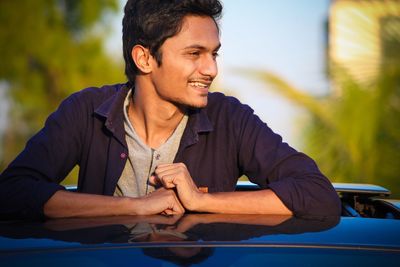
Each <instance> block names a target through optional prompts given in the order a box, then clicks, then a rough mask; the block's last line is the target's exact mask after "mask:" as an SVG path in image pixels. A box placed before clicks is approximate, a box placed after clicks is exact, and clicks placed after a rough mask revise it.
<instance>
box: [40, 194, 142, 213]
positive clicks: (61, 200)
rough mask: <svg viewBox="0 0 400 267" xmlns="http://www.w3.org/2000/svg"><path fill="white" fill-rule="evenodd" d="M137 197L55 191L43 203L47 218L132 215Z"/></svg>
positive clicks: (136, 206) (136, 207)
mask: <svg viewBox="0 0 400 267" xmlns="http://www.w3.org/2000/svg"><path fill="white" fill-rule="evenodd" d="M139 207H140V206H139V203H138V200H137V199H134V198H127V197H112V196H102V195H91V194H83V193H73V192H66V191H62V190H60V191H57V192H56V193H55V194H54V195H53V196H52V197H51V198H50V199H49V200H48V201H47V202H46V203H45V205H44V208H43V209H44V214H45V215H46V216H47V217H49V218H67V217H96V216H113V215H134V214H137V213H138V209H139Z"/></svg>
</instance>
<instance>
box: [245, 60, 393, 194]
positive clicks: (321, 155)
mask: <svg viewBox="0 0 400 267" xmlns="http://www.w3.org/2000/svg"><path fill="white" fill-rule="evenodd" d="M332 74H333V80H334V81H335V82H336V84H335V88H337V89H339V92H341V93H332V94H330V95H328V96H326V97H323V98H316V97H313V96H311V95H308V94H306V93H304V91H302V90H300V89H298V88H296V87H294V86H292V85H290V84H289V83H287V82H285V81H284V80H283V79H281V78H279V77H278V76H277V75H274V74H272V73H269V72H260V71H247V72H246V75H250V76H252V77H256V78H257V79H260V80H262V81H263V82H265V83H266V84H267V85H268V88H273V89H275V90H276V91H277V92H278V93H280V94H282V95H283V96H285V97H286V98H287V99H289V100H290V101H293V102H294V103H296V104H298V105H300V106H302V107H304V108H305V109H306V110H308V111H309V113H310V115H311V116H310V121H309V123H308V125H306V127H305V128H304V133H305V135H304V136H305V148H304V150H305V152H306V153H307V154H309V155H310V156H311V157H312V158H314V159H315V160H316V161H317V163H318V165H319V167H320V168H321V169H322V171H323V172H324V173H326V174H327V176H328V177H330V178H331V179H332V180H333V181H336V182H358V183H375V184H379V185H382V186H386V187H388V188H390V189H391V190H392V192H393V193H394V195H395V196H400V164H399V163H398V162H399V159H400V119H399V118H400V69H399V68H397V67H392V68H384V69H383V70H382V72H381V75H380V76H379V77H378V78H377V79H376V80H375V81H374V82H372V83H370V84H367V85H366V84H362V83H358V82H356V81H355V80H354V79H352V78H351V77H350V76H348V75H347V74H346V72H345V71H343V70H341V69H340V68H335V69H334V70H333V71H332Z"/></svg>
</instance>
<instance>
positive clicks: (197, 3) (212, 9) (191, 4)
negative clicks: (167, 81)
mask: <svg viewBox="0 0 400 267" xmlns="http://www.w3.org/2000/svg"><path fill="white" fill-rule="evenodd" d="M221 13H222V4H221V3H220V1H219V0H128V2H127V3H126V5H125V15H124V19H123V20H122V43H123V54H124V60H125V74H126V76H127V78H128V80H129V82H130V83H131V84H133V83H134V81H135V76H136V75H137V74H139V69H138V68H137V66H136V64H135V62H134V61H133V59H132V56H131V53H132V48H133V47H134V46H135V45H142V46H143V47H146V48H148V49H149V51H150V54H151V55H152V56H153V57H154V58H155V59H156V61H157V63H158V65H159V66H160V65H161V58H162V55H161V52H160V47H161V46H162V44H163V43H164V42H165V40H167V39H168V38H170V37H172V36H174V35H176V34H178V33H179V31H180V30H181V26H182V23H183V19H184V17H185V16H187V15H195V16H205V17H211V18H213V19H214V21H215V22H216V25H217V20H218V19H219V18H220V17H221ZM217 27H218V25H217Z"/></svg>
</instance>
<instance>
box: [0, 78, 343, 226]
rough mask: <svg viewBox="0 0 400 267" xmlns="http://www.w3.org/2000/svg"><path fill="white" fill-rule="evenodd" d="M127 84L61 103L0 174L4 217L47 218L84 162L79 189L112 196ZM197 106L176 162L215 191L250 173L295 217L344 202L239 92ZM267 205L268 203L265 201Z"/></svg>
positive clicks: (329, 211)
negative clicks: (50, 204) (50, 203)
mask: <svg viewBox="0 0 400 267" xmlns="http://www.w3.org/2000/svg"><path fill="white" fill-rule="evenodd" d="M128 90H129V88H128V87H127V86H126V85H124V84H118V85H112V86H104V87H101V88H88V89H85V90H82V91H80V92H77V93H75V94H73V95H71V96H70V97H68V98H67V99H66V100H64V101H63V102H62V104H61V105H60V107H59V108H58V110H57V111H56V112H54V113H53V114H51V115H50V116H49V118H48V119H47V121H46V124H45V126H44V128H43V129H42V130H40V131H39V132H38V133H37V134H36V135H35V136H33V137H32V138H31V139H30V140H29V141H28V143H27V145H26V148H25V149H24V150H23V151H22V152H21V154H20V155H19V156H18V157H17V158H16V159H15V160H14V161H13V162H12V163H11V164H10V166H9V167H8V168H7V169H6V170H4V172H3V173H2V174H1V176H0V203H1V205H0V215H1V216H2V217H4V216H13V217H15V216H18V217H25V218H40V217H43V205H44V204H45V203H46V201H47V200H48V199H49V198H50V197H51V196H52V195H53V194H54V193H55V192H56V191H57V190H62V189H64V187H62V186H60V185H59V183H60V182H61V181H62V180H63V179H64V178H65V176H66V175H67V174H68V173H69V172H70V171H71V170H72V168H73V167H74V166H76V165H79V179H78V191H79V192H85V193H91V194H103V195H113V193H114V191H115V187H116V185H117V182H118V179H119V177H120V176H121V173H122V170H123V168H124V166H125V162H126V160H127V155H128V148H127V144H126V142H125V130H124V124H123V102H124V99H125V97H126V94H127V92H128ZM208 98H209V99H208V100H209V102H208V105H207V107H205V108H203V109H193V110H190V112H189V120H188V124H187V126H186V129H185V131H184V134H183V136H182V140H181V143H180V146H179V149H178V152H177V155H176V158H175V160H174V162H183V163H185V164H186V166H187V168H188V170H189V172H190V174H191V176H192V178H193V180H194V181H195V183H196V184H197V186H199V187H208V190H209V192H223V191H233V190H234V189H235V185H236V182H237V179H238V177H240V176H241V175H247V176H248V177H249V179H250V181H252V182H254V183H256V184H258V185H260V187H261V188H270V189H272V190H273V191H274V192H275V193H276V194H277V195H278V197H279V198H280V199H281V200H282V201H283V203H284V204H285V205H286V206H287V207H288V208H289V209H290V210H292V211H293V212H294V214H295V215H298V216H302V215H339V214H340V201H339V198H338V196H337V194H336V192H335V190H334V189H333V187H332V185H331V183H330V182H329V180H328V179H327V178H326V177H324V176H323V175H322V174H321V172H320V171H319V170H318V167H317V166H316V164H315V162H314V161H313V160H312V159H310V158H309V157H308V156H306V155H305V154H303V153H300V152H297V151H296V150H294V149H293V148H291V147H290V146H289V145H288V144H286V143H284V142H282V138H281V137H280V136H279V135H277V134H275V133H274V132H272V130H271V129H270V128H269V127H268V126H267V125H266V124H265V123H264V122H262V121H261V120H260V119H259V118H258V117H257V116H256V115H254V113H253V110H252V109H251V108H250V107H248V106H247V105H243V104H241V103H240V102H239V101H238V100H237V99H235V98H233V97H227V96H224V95H223V94H221V93H210V94H209V97H208ZM265 205H269V203H265Z"/></svg>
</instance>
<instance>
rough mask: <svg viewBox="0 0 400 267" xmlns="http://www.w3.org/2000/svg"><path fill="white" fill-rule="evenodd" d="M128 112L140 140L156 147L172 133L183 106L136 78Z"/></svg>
mask: <svg viewBox="0 0 400 267" xmlns="http://www.w3.org/2000/svg"><path fill="white" fill-rule="evenodd" d="M128 114H129V119H130V121H131V123H132V125H134V127H135V131H136V132H137V134H138V135H139V137H140V138H141V140H142V141H144V142H145V144H146V145H148V146H149V147H151V148H158V147H159V146H160V145H162V144H163V143H165V142H166V141H167V139H168V138H169V137H170V136H171V135H172V133H173V132H174V130H175V129H176V127H177V126H178V124H179V122H180V121H181V120H182V118H183V116H184V114H185V108H183V107H179V106H177V105H175V104H173V103H171V102H168V101H165V100H163V99H161V98H160V97H159V96H158V95H157V93H156V92H155V90H152V88H151V87H149V86H146V84H145V83H144V82H143V81H141V80H138V81H136V82H135V91H134V94H133V95H132V99H131V102H130V105H129V110H128Z"/></svg>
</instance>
